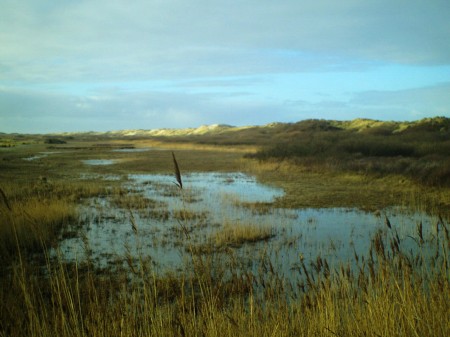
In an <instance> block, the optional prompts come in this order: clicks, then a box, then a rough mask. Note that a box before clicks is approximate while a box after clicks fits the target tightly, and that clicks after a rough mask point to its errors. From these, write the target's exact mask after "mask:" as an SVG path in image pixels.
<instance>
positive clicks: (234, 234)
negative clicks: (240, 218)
mask: <svg viewBox="0 0 450 337" xmlns="http://www.w3.org/2000/svg"><path fill="white" fill-rule="evenodd" d="M274 233H275V231H274V229H273V228H271V227H269V226H262V225H255V224H239V223H235V224H231V223H227V224H225V225H224V226H223V228H221V229H220V230H218V231H217V232H215V233H214V234H212V236H211V238H210V240H211V242H212V243H213V244H214V245H215V246H218V247H222V246H232V247H239V246H241V245H243V244H244V243H254V242H258V241H263V240H268V239H270V238H272V237H273V236H275V234H274Z"/></svg>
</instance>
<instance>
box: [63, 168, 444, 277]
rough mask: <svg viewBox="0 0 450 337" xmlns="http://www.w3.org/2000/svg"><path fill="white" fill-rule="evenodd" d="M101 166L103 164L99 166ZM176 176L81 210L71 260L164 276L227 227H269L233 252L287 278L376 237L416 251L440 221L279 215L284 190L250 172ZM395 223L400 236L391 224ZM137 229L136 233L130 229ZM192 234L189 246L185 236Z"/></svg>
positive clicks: (142, 178) (145, 178)
mask: <svg viewBox="0 0 450 337" xmlns="http://www.w3.org/2000/svg"><path fill="white" fill-rule="evenodd" d="M100 165H101V164H100ZM174 181H175V179H174V177H173V176H170V175H129V176H128V181H127V182H126V183H125V186H124V187H125V188H126V189H128V193H127V195H125V196H116V197H114V196H113V197H108V198H106V197H104V198H97V199H92V200H91V201H90V203H89V204H88V205H86V206H83V208H82V214H83V215H84V219H83V225H82V233H83V235H79V236H76V237H70V238H67V239H65V240H62V241H61V245H60V249H61V252H62V254H63V256H64V257H65V258H66V259H68V260H74V259H76V258H77V259H80V258H83V257H84V256H85V255H86V252H89V253H90V258H92V259H93V260H94V261H95V262H96V263H97V264H98V265H99V266H102V267H106V266H108V265H110V264H113V263H115V261H117V260H121V259H122V260H123V257H124V256H126V255H131V256H137V255H138V254H141V255H144V256H149V257H151V258H152V259H153V261H155V264H156V265H157V267H158V268H160V270H164V269H177V268H179V267H180V266H181V265H182V262H183V259H184V257H185V255H186V254H187V253H186V250H187V247H188V246H191V245H192V246H199V245H204V244H205V243H210V242H211V237H212V236H213V235H214V233H217V231H220V230H222V229H223V227H224V226H225V225H226V226H266V227H270V228H272V229H273V232H274V234H275V236H274V237H273V238H271V239H270V240H266V241H260V242H256V243H247V244H243V245H241V246H239V247H231V248H230V249H232V250H233V252H234V254H236V255H237V256H239V257H241V258H243V259H248V260H249V263H250V264H251V260H252V259H255V258H256V257H257V256H261V255H263V254H266V255H267V256H269V257H270V258H271V259H272V261H274V264H275V265H276V266H277V268H279V271H281V272H282V273H283V274H285V275H289V273H292V272H293V270H295V268H296V267H297V266H298V263H299V259H300V257H301V258H303V259H306V260H314V259H315V258H316V257H317V256H318V255H320V256H321V257H322V258H326V259H327V260H328V261H329V263H331V264H332V263H338V262H340V261H346V260H348V259H351V258H352V257H353V256H354V254H355V253H356V254H358V255H361V254H366V253H367V251H368V249H369V247H370V244H371V239H372V237H373V235H374V234H375V232H376V231H380V230H381V231H382V232H383V235H385V236H388V235H390V234H389V233H390V232H389V231H392V233H393V231H394V230H395V233H396V234H397V235H399V237H400V238H401V239H402V245H403V247H402V248H404V249H406V250H409V249H415V248H417V246H416V242H414V240H412V239H409V236H413V235H414V232H415V230H416V225H417V223H419V222H422V223H423V228H424V235H428V236H430V235H433V233H432V230H433V228H434V227H433V223H435V221H436V219H433V218H432V217H429V216H427V215H424V214H419V213H405V212H402V211H401V210H399V209H388V210H385V211H383V212H381V213H377V214H375V213H367V212H363V211H360V210H356V209H342V208H332V209H299V210H292V209H278V208H273V207H271V205H270V203H271V202H273V201H274V200H275V199H276V198H279V197H282V196H283V194H284V192H283V190H281V189H278V188H274V187H271V186H267V185H263V184H260V183H258V182H257V181H256V179H255V178H254V177H251V176H249V175H246V174H243V173H193V174H188V175H185V176H184V177H183V186H185V188H184V189H183V190H179V189H178V187H177V186H176V185H175V183H174ZM385 216H388V217H389V218H390V221H391V223H392V226H393V227H394V228H393V229H389V228H387V226H386V225H385V218H384V217H385ZM132 222H134V223H135V224H136V227H137V235H135V234H136V230H133V228H132V226H131V223H132ZM183 226H185V227H186V228H188V229H189V239H187V237H186V235H185V233H183V231H182V227H183Z"/></svg>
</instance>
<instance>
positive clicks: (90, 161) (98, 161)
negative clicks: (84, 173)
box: [82, 159, 117, 166]
mask: <svg viewBox="0 0 450 337" xmlns="http://www.w3.org/2000/svg"><path fill="white" fill-rule="evenodd" d="M82 162H83V164H85V165H91V166H103V165H112V164H114V163H116V162H117V160H114V159H86V160H82Z"/></svg>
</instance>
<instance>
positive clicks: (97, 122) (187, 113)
mask: <svg viewBox="0 0 450 337" xmlns="http://www.w3.org/2000/svg"><path fill="white" fill-rule="evenodd" d="M0 8H1V10H0V132H6V133H14V132H18V133H53V132H75V131H108V130H124V129H157V128H187V127H198V126H200V125H204V124H208V125H209V124H229V125H236V126H243V125H264V124H267V123H271V122H297V121H300V120H304V119H310V118H317V119H334V120H351V119H354V118H371V119H378V120H398V121H410V120H417V119H422V118H426V117H434V116H446V117H450V1H448V0H341V1H336V0H314V1H306V0H277V1H275V0H240V1H236V0H227V1H223V0H222V1H216V0H58V1H54V0H39V1H36V0H23V1H17V0H0Z"/></svg>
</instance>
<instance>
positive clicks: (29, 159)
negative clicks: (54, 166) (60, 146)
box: [22, 152, 61, 161]
mask: <svg viewBox="0 0 450 337" xmlns="http://www.w3.org/2000/svg"><path fill="white" fill-rule="evenodd" d="M56 153H61V152H39V153H38V154H36V155H34V156H31V157H27V158H22V159H23V160H27V161H33V160H38V159H42V158H45V157H48V156H49V155H51V154H56Z"/></svg>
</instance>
